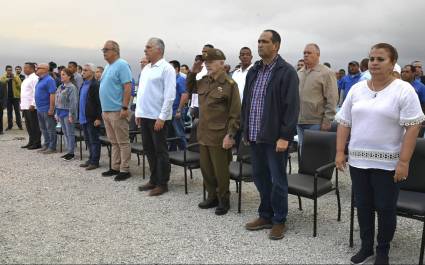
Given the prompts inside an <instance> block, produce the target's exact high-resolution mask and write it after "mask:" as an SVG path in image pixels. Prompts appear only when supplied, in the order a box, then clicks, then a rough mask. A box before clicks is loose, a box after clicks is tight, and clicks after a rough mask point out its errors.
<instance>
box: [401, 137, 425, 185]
mask: <svg viewBox="0 0 425 265" xmlns="http://www.w3.org/2000/svg"><path fill="white" fill-rule="evenodd" d="M400 189H402V190H409V191H417V192H425V139H424V138H418V139H416V147H415V151H414V152H413V155H412V158H411V159H410V165H409V177H408V178H407V180H406V181H403V182H401V183H400Z"/></svg>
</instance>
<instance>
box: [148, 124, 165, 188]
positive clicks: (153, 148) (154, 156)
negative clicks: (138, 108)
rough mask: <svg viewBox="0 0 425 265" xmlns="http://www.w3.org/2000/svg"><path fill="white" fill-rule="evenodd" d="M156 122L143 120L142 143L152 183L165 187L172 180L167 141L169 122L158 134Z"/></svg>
mask: <svg viewBox="0 0 425 265" xmlns="http://www.w3.org/2000/svg"><path fill="white" fill-rule="evenodd" d="M155 121H156V120H152V119H145V118H142V126H141V133H142V142H143V150H144V152H145V153H146V156H147V157H148V163H149V168H150V171H151V176H150V183H151V184H153V185H156V186H163V185H167V183H168V181H169V180H170V171H171V165H170V161H169V156H168V148H167V140H166V139H167V129H168V127H169V121H166V122H165V124H164V127H163V128H162V130H160V131H158V132H156V131H154V125H155Z"/></svg>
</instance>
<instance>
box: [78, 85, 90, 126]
mask: <svg viewBox="0 0 425 265" xmlns="http://www.w3.org/2000/svg"><path fill="white" fill-rule="evenodd" d="M90 84H91V80H85V81H84V82H83V85H82V86H81V89H80V107H79V109H80V117H79V118H78V119H79V121H80V124H86V123H87V118H86V104H87V94H88V93H89V88H90Z"/></svg>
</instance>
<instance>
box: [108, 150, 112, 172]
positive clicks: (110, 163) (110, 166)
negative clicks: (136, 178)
mask: <svg viewBox="0 0 425 265" xmlns="http://www.w3.org/2000/svg"><path fill="white" fill-rule="evenodd" d="M107 149H108V156H109V169H112V145H110V146H109V148H108V147H107Z"/></svg>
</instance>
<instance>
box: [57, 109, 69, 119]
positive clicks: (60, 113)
mask: <svg viewBox="0 0 425 265" xmlns="http://www.w3.org/2000/svg"><path fill="white" fill-rule="evenodd" d="M56 115H58V116H59V118H65V117H67V116H68V115H69V109H56Z"/></svg>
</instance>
